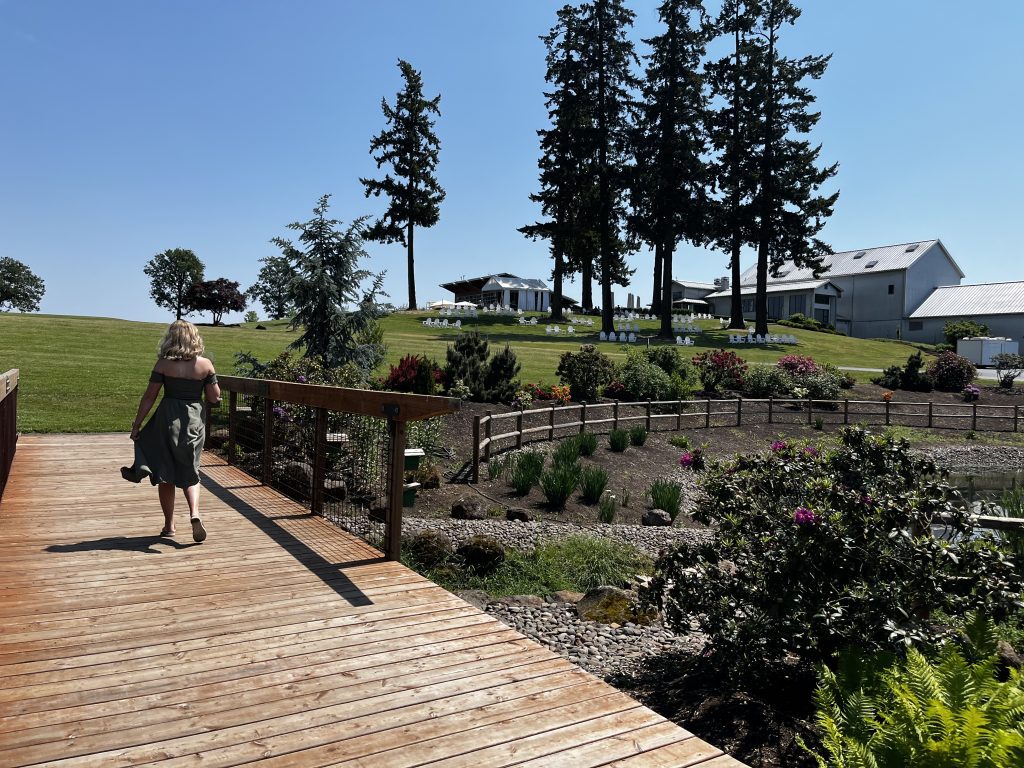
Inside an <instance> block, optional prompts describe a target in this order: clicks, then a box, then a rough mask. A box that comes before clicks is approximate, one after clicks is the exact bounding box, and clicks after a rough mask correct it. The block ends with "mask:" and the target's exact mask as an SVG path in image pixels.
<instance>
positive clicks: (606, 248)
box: [595, 0, 615, 333]
mask: <svg viewBox="0 0 1024 768" xmlns="http://www.w3.org/2000/svg"><path fill="white" fill-rule="evenodd" d="M595 10H596V12H597V38H598V42H597V50H598V56H597V141H598V145H597V174H598V184H599V185H600V186H599V189H598V194H599V199H600V211H599V213H598V217H599V221H598V226H599V227H600V235H599V237H598V242H599V245H598V247H599V250H600V255H601V256H600V257H601V330H602V331H604V332H605V333H613V332H614V331H615V324H614V322H613V313H614V311H615V308H614V307H613V306H612V254H611V233H610V232H609V229H610V224H611V222H610V221H609V219H610V218H611V207H612V206H611V188H610V183H609V180H608V105H607V97H608V94H607V85H608V84H607V82H606V81H607V76H608V73H607V72H605V69H604V44H605V37H604V35H605V31H604V27H605V25H604V19H605V10H606V3H605V0H597V3H596V7H595Z"/></svg>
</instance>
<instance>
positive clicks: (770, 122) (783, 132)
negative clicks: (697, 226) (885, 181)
mask: <svg viewBox="0 0 1024 768" xmlns="http://www.w3.org/2000/svg"><path fill="white" fill-rule="evenodd" d="M752 7H754V8H755V9H756V13H757V17H758V30H757V31H758V35H757V37H756V38H753V40H755V41H756V42H755V43H754V45H753V46H752V47H751V62H752V72H753V75H754V78H755V80H756V83H757V87H758V90H759V92H760V94H762V95H763V102H762V110H761V124H760V140H759V147H758V153H757V164H758V173H757V175H758V179H759V181H760V183H759V188H758V193H757V197H756V200H755V212H756V214H757V230H756V234H757V289H756V294H755V302H754V309H755V314H756V332H757V333H759V334H762V335H764V334H766V333H767V332H768V293H767V286H768V271H769V269H770V270H772V272H773V273H775V272H776V271H777V270H778V269H779V267H781V266H782V265H783V264H785V263H786V262H787V261H792V262H794V264H795V265H796V266H797V267H812V268H814V269H815V270H817V269H819V268H820V267H821V265H822V261H823V258H824V257H825V256H826V255H828V254H830V253H831V252H832V251H831V249H830V248H829V247H828V245H826V244H825V243H824V242H822V241H821V240H819V239H818V238H817V234H818V233H819V232H820V231H821V229H822V228H823V227H824V226H825V220H826V219H827V218H828V217H829V216H831V215H832V209H833V206H834V205H835V202H836V200H837V199H838V197H839V193H838V192H836V193H834V194H832V195H821V194H819V193H818V191H819V189H820V187H821V185H822V184H824V183H825V182H826V181H828V180H829V179H830V178H832V177H833V176H834V175H835V174H836V171H837V169H838V165H830V166H825V167H819V166H818V158H819V155H820V154H821V146H820V145H818V146H814V145H812V144H811V143H810V141H808V140H807V139H805V138H801V137H802V136H804V135H806V134H808V133H810V131H811V129H812V128H813V127H814V126H815V125H816V124H817V122H818V119H819V118H820V117H821V114H820V113H819V112H812V111H811V105H812V104H814V101H815V98H814V94H813V93H811V91H810V89H809V88H807V87H806V86H805V85H803V83H804V81H805V80H806V79H807V78H810V79H812V80H818V79H820V78H821V76H822V75H824V74H825V69H826V67H827V66H828V62H829V59H830V58H831V56H805V57H803V58H800V59H792V58H787V57H784V56H781V55H780V54H779V49H778V42H779V34H780V32H781V30H782V28H783V27H784V26H785V25H793V24H795V23H796V20H797V19H798V18H799V17H800V10H799V9H798V8H797V7H796V6H795V5H794V4H793V2H792V0H759V2H758V3H757V4H756V5H754V4H753V3H752Z"/></svg>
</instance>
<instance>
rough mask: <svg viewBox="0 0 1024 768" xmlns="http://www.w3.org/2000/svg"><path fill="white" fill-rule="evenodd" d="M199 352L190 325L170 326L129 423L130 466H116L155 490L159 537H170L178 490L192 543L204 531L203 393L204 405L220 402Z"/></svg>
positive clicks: (198, 341) (212, 376)
mask: <svg viewBox="0 0 1024 768" xmlns="http://www.w3.org/2000/svg"><path fill="white" fill-rule="evenodd" d="M203 351H204V350H203V340H202V338H200V336H199V331H198V329H197V328H196V327H195V326H194V325H192V323H189V322H187V321H185V320H175V321H174V322H173V323H171V326H170V328H168V329H167V333H165V334H164V337H163V339H162V340H161V342H160V351H159V357H158V358H157V361H156V365H155V366H153V373H152V374H150V377H149V386H148V387H146V391H145V392H144V393H143V395H142V402H140V403H139V412H138V414H137V415H136V416H135V421H134V422H133V423H132V434H131V439H132V440H134V441H135V463H134V464H132V466H130V467H121V477H123V478H124V479H125V480H129V481H131V482H133V483H138V482H141V481H142V479H143V478H144V477H147V476H148V477H149V479H150V482H152V483H153V485H157V486H159V494H160V507H161V508H162V509H163V512H164V527H163V530H162V531H160V535H161V536H173V535H174V496H175V491H174V489H175V488H181V489H182V490H183V491H184V493H185V501H186V502H188V512H189V520H190V522H191V523H192V538H193V539H195V540H196V541H197V542H199V541H203V540H204V539H205V538H206V528H204V527H203V521H202V520H201V519H200V517H199V459H200V457H201V456H202V453H203V440H204V438H205V433H206V428H205V425H204V423H203V395H204V394H205V396H206V402H207V403H210V404H216V403H218V402H220V387H219V386H218V385H217V374H216V373H215V372H214V370H213V363H212V362H210V360H208V359H207V358H205V357H203V356H202V355H203ZM161 388H163V390H164V397H163V400H161V401H160V405H159V406H158V407H157V409H156V412H155V413H154V414H153V418H151V419H150V420H149V421H148V422H147V423H146V426H145V427H142V422H143V420H145V418H146V415H147V414H148V413H149V411H150V409H151V408H152V407H153V403H155V402H156V398H157V395H159V394H160V389H161ZM140 427H141V428H140Z"/></svg>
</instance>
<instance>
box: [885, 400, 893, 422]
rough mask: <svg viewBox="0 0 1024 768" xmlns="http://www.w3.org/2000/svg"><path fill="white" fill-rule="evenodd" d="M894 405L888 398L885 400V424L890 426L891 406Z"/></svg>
mask: <svg viewBox="0 0 1024 768" xmlns="http://www.w3.org/2000/svg"><path fill="white" fill-rule="evenodd" d="M891 406H892V403H890V402H889V401H888V400H886V401H885V426H887V427H888V426H889V408H890V407H891Z"/></svg>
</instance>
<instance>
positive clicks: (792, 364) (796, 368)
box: [775, 355, 818, 376]
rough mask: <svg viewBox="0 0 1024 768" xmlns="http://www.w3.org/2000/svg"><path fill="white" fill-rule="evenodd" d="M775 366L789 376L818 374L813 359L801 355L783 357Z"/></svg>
mask: <svg viewBox="0 0 1024 768" xmlns="http://www.w3.org/2000/svg"><path fill="white" fill-rule="evenodd" d="M775 365H776V366H777V367H779V368H781V369H782V370H784V371H785V372H786V373H788V374H790V375H791V376H806V375H807V374H809V373H817V372H818V364H817V363H816V362H814V358H813V357H804V356H803V355H784V356H783V357H780V358H779V361H778V362H777V363H775Z"/></svg>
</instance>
